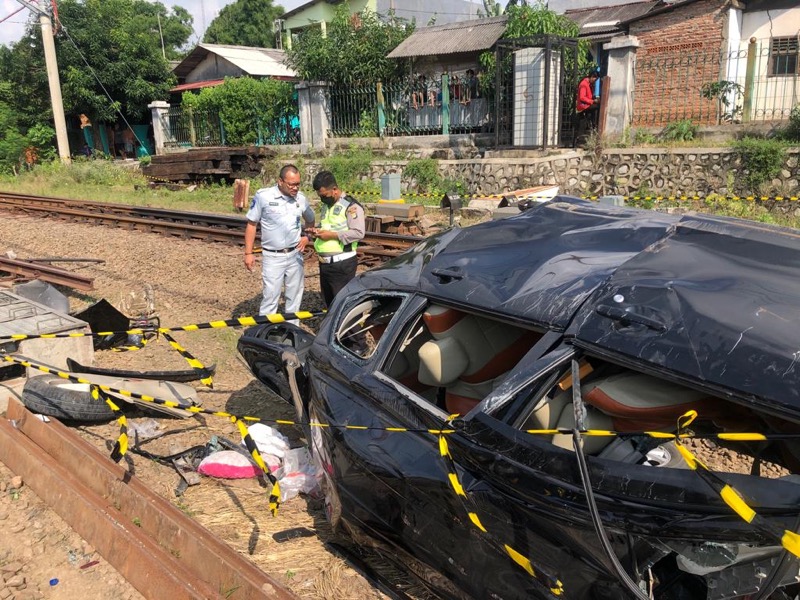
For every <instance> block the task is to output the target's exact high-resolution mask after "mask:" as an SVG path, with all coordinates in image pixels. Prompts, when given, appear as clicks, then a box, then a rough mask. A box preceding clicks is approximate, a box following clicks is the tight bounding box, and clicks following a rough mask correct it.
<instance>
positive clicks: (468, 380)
mask: <svg viewBox="0 0 800 600" xmlns="http://www.w3.org/2000/svg"><path fill="white" fill-rule="evenodd" d="M400 304H401V301H400V299H398V298H397V297H394V298H389V299H381V298H373V299H371V300H369V301H368V302H362V303H361V304H359V305H358V306H357V307H355V308H354V309H352V310H351V311H349V313H348V315H347V316H346V317H345V318H344V319H343V320H342V321H341V325H340V327H339V333H338V339H339V340H340V341H343V342H346V343H345V345H346V346H347V347H348V349H349V350H350V351H351V352H353V353H355V354H358V355H360V356H362V357H368V356H370V355H371V354H372V352H374V349H375V347H376V344H377V342H378V341H379V340H380V338H381V336H382V335H383V332H384V331H385V329H386V327H387V325H388V323H389V322H390V321H391V319H392V317H393V316H394V314H395V313H396V312H397V310H398V308H399V306H400ZM542 335H543V334H542V333H540V332H537V331H534V330H531V329H526V328H523V327H519V326H517V325H514V324H511V323H507V322H503V321H499V320H495V319H491V318H488V317H484V316H480V315H476V314H471V313H467V312H465V311H462V310H458V309H454V308H451V307H448V306H444V305H440V304H435V303H431V304H428V306H427V307H426V308H425V309H424V310H423V311H422V312H421V313H420V314H419V315H417V316H416V318H414V319H412V320H411V321H410V324H409V326H407V327H406V329H405V331H404V333H403V334H401V337H400V340H399V342H398V343H397V344H396V345H395V347H394V348H393V349H392V351H391V352H390V354H389V356H388V358H387V360H386V362H385V364H384V365H383V368H382V369H381V371H382V372H383V373H384V374H385V375H387V376H388V377H390V378H391V379H393V380H395V381H397V382H398V383H400V384H401V385H402V386H404V387H405V388H407V389H409V390H411V391H412V392H413V393H414V394H416V395H417V396H419V397H421V398H423V399H424V400H426V401H427V402H429V403H431V404H433V405H435V406H437V407H438V408H439V409H441V410H443V411H445V412H447V413H448V414H459V415H462V416H463V415H465V414H466V413H468V412H469V411H470V410H472V409H473V408H474V407H475V406H477V404H478V403H479V402H480V401H481V400H483V399H484V398H486V396H487V395H488V394H489V393H490V392H491V391H492V390H494V389H496V388H497V386H498V385H499V384H500V383H501V382H502V381H503V380H504V378H505V377H506V376H507V375H508V373H509V372H510V371H511V370H512V369H513V368H514V367H515V366H516V365H517V363H518V362H519V361H520V360H521V359H522V357H523V356H525V354H526V353H527V352H528V351H529V350H530V349H531V348H532V347H533V345H534V344H535V343H536V342H537V341H538V340H539V339H540V338H541V337H542ZM354 340H359V341H354ZM579 372H580V377H581V396H582V399H583V402H584V404H585V408H586V416H585V420H584V427H585V428H586V429H597V430H613V431H617V432H621V433H635V432H640V431H661V432H675V431H676V428H677V422H678V419H679V417H681V416H682V415H684V414H685V413H686V412H687V411H688V410H692V409H693V410H695V411H697V413H698V417H697V419H696V421H695V422H694V423H693V424H692V431H694V432H695V433H697V434H708V435H710V436H713V434H716V433H732V432H762V433H763V432H770V431H771V432H779V433H800V426H798V424H796V423H788V422H786V421H785V420H782V419H778V418H776V417H773V416H769V415H766V414H764V413H761V412H759V411H756V410H754V409H751V408H747V407H744V406H742V405H741V404H737V403H734V402H731V401H728V400H725V399H723V398H720V397H716V396H713V395H710V394H709V393H708V392H705V391H701V390H696V389H693V388H689V387H686V386H683V385H680V384H678V383H674V382H672V381H667V380H665V379H661V378H658V377H654V376H652V375H649V374H645V373H641V372H637V371H633V370H630V369H627V368H625V367H622V366H620V365H616V364H613V363H610V362H606V361H604V360H602V359H599V358H595V357H587V356H584V357H583V358H582V359H581V362H580V371H579ZM511 406H512V407H513V408H512V410H511V413H510V414H508V415H506V416H504V417H503V418H504V420H509V422H511V423H513V424H514V426H515V427H517V428H518V429H520V430H524V431H528V430H547V429H572V428H573V427H574V407H573V390H572V376H571V372H570V369H569V366H566V367H564V366H562V367H560V369H559V370H557V371H555V372H553V373H552V374H550V376H549V380H548V379H547V378H546V379H545V380H543V381H539V382H537V383H536V384H535V385H532V386H527V387H526V388H525V389H524V390H522V391H521V392H520V393H519V394H518V398H516V399H515V400H514V401H513V402H512V403H511ZM532 435H533V434H532ZM536 435H541V437H544V438H545V439H548V440H550V441H551V442H552V443H553V444H554V445H555V446H558V447H560V448H563V449H566V450H570V451H571V450H572V449H573V446H572V436H571V435H567V434H556V435H542V434H536ZM721 444H723V442H719V441H718V440H717V441H714V442H713V443H708V444H706V447H711V448H712V451H714V449H715V450H716V451H718V452H722V451H723V449H724V452H727V453H731V452H733V453H738V454H743V455H749V457H750V459H751V463H752V465H753V467H752V474H757V473H758V471H759V465H760V464H761V462H762V461H770V462H774V463H775V464H776V465H779V466H780V469H779V470H780V472H781V473H782V474H789V473H791V472H797V471H800V444H799V443H798V442H796V441H792V440H784V441H776V442H747V443H745V442H732V443H730V444H729V445H728V446H727V447H724V448H723V446H722V445H721ZM584 452H586V453H587V454H589V455H595V456H599V457H601V458H609V459H614V460H622V461H626V462H632V463H639V464H658V465H660V466H674V467H686V466H687V465H686V464H685V462H684V461H683V460H682V459H680V457H679V454H678V453H677V452H676V451H675V449H674V443H673V442H666V443H665V442H664V441H663V440H657V439H653V438H648V437H646V436H630V437H628V436H622V437H619V436H618V437H613V436H609V437H592V436H587V437H585V438H584ZM665 455H670V456H672V457H673V458H675V459H676V460H670V459H665V458H664V456H665ZM699 458H700V459H701V460H704V457H703V456H699ZM648 461H651V462H649V463H648Z"/></svg>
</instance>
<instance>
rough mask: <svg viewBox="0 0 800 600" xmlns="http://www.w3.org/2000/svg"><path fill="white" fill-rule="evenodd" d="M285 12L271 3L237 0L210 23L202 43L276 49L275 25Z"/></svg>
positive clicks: (267, 0)
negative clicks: (276, 20)
mask: <svg viewBox="0 0 800 600" xmlns="http://www.w3.org/2000/svg"><path fill="white" fill-rule="evenodd" d="M283 12H284V10H283V7H282V6H274V5H273V3H272V0H236V2H234V3H233V4H228V6H226V7H225V8H223V9H222V10H221V11H220V12H219V15H218V16H217V18H216V19H214V20H213V21H211V24H210V25H209V26H208V29H207V30H206V33H205V35H204V36H203V41H204V42H206V43H208V44H233V45H237V46H253V47H256V48H274V47H275V33H274V32H273V28H272V26H273V22H274V21H275V19H277V18H279V17H280V16H281V15H283Z"/></svg>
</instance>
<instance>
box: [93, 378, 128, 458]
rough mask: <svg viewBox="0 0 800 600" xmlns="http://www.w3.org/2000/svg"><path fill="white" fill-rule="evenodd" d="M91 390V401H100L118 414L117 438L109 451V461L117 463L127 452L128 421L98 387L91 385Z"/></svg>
mask: <svg viewBox="0 0 800 600" xmlns="http://www.w3.org/2000/svg"><path fill="white" fill-rule="evenodd" d="M89 389H90V390H91V394H92V399H94V400H96V401H97V402H100V401H101V400H102V401H104V402H105V403H106V404H108V406H109V407H110V408H111V410H112V411H114V414H118V415H119V416H118V417H117V423H119V436H117V441H116V443H115V444H114V448H112V450H111V460H113V461H114V462H116V463H118V462H119V461H121V460H122V457H123V456H125V454H126V453H127V452H128V419H127V418H126V417H125V413H123V412H122V409H120V407H119V406H117V405H116V403H115V402H114V401H113V400H111V398H110V397H109V396H108V395H107V394H106V393H105V392H104V391H103V390H101V389H100V387H99V386H98V385H95V384H92V385H91V386H89Z"/></svg>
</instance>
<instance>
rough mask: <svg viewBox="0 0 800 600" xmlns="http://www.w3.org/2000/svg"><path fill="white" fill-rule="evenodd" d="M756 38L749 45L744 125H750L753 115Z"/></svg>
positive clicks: (743, 107) (745, 79)
mask: <svg viewBox="0 0 800 600" xmlns="http://www.w3.org/2000/svg"><path fill="white" fill-rule="evenodd" d="M756 46H757V44H756V38H755V37H751V38H750V43H749V44H748V45H747V70H746V71H745V75H744V100H743V101H742V123H749V122H750V117H751V115H752V113H753V87H754V83H755V78H756V58H757V56H756V55H757V54H758V50H757V48H756Z"/></svg>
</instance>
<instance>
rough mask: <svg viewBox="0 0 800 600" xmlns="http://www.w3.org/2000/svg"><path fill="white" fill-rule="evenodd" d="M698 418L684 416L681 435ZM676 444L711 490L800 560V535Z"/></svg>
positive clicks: (690, 412) (680, 424)
mask: <svg viewBox="0 0 800 600" xmlns="http://www.w3.org/2000/svg"><path fill="white" fill-rule="evenodd" d="M696 418H697V412H696V411H694V410H690V411H689V412H687V413H685V414H684V415H682V416H681V417H680V418H679V419H678V432H679V433H680V432H682V431H683V430H684V429H686V428H687V427H688V426H689V425H690V424H691V423H692V421H694V420H695V419H696ZM675 444H676V445H677V447H678V451H679V452H680V453H681V456H683V458H684V460H685V461H686V462H687V463H688V465H689V468H691V469H692V470H694V471H695V472H696V473H697V474H698V475H699V476H700V478H701V479H702V480H703V481H705V482H706V483H707V484H708V485H709V486H710V487H711V489H713V490H714V491H715V492H717V494H719V496H720V498H722V500H723V502H725V504H727V505H728V506H729V507H730V508H731V509H732V510H733V512H735V513H736V514H737V515H739V516H740V517H741V518H742V519H743V520H744V521H746V522H747V523H750V524H751V525H752V526H753V527H755V528H756V529H757V530H759V531H760V532H762V533H764V534H766V535H768V536H770V537H772V538H773V539H774V540H775V541H776V542H777V543H779V544H780V545H781V546H783V548H785V549H786V550H788V551H789V552H791V553H792V554H793V555H794V556H796V557H798V558H800V535H798V534H797V533H795V532H793V531H789V530H788V529H786V530H781V529H780V528H778V527H777V526H775V525H773V524H772V523H770V522H769V521H768V520H767V519H765V518H764V517H762V516H761V515H759V514H758V513H757V512H756V511H755V510H753V509H752V508H751V507H750V506H749V505H748V504H747V502H746V501H745V500H744V498H743V497H742V495H741V494H740V493H739V492H737V491H736V490H735V489H734V488H733V487H731V486H730V485H729V484H728V483H726V482H725V481H724V480H723V479H722V478H721V477H719V476H718V475H716V474H715V473H713V472H712V471H711V470H710V469H709V468H708V467H707V466H706V465H705V464H703V463H702V462H701V461H700V460H699V459H698V458H697V457H695V456H694V455H693V454H692V453H691V451H690V450H689V449H688V448H686V447H685V446H684V445H682V444H681V443H680V441H678V439H677V438H676V440H675Z"/></svg>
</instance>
